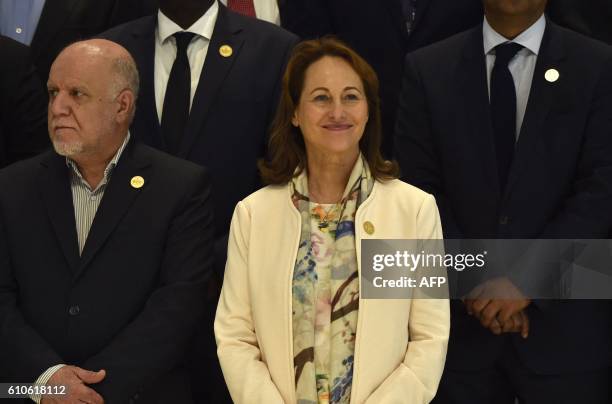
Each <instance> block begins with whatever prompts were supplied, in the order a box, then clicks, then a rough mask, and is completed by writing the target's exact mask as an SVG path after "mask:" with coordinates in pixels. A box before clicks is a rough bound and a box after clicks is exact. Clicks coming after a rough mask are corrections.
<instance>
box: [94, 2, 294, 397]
mask: <svg viewBox="0 0 612 404" xmlns="http://www.w3.org/2000/svg"><path fill="white" fill-rule="evenodd" d="M102 36H103V37H105V38H107V39H111V40H113V41H116V42H118V43H120V44H122V45H123V46H124V47H125V48H126V49H128V50H129V51H130V53H131V54H132V55H134V58H135V59H136V63H137V64H138V68H139V70H140V72H141V79H142V92H141V95H140V97H139V99H138V103H137V108H136V111H137V113H136V117H135V119H134V122H133V124H132V127H131V133H132V134H133V135H134V137H136V139H139V140H141V141H143V142H144V143H146V144H148V145H151V146H153V147H156V148H158V149H160V150H164V151H167V152H169V153H171V154H173V155H176V156H178V157H181V158H184V159H187V160H190V161H193V162H196V163H198V164H200V165H203V166H205V167H207V168H209V169H210V172H211V174H212V175H211V177H212V189H213V196H212V197H213V201H214V206H215V211H214V213H215V235H216V245H215V250H216V253H215V258H216V263H215V272H216V275H217V279H218V280H219V281H220V280H221V279H223V268H224V266H225V257H226V248H227V234H228V232H229V225H230V220H231V216H232V213H233V210H234V207H235V206H236V203H238V201H239V200H241V199H242V198H244V197H245V196H247V195H248V194H250V193H252V192H254V191H255V190H256V189H257V188H259V187H260V179H259V174H258V171H257V160H258V159H259V158H261V157H263V153H264V150H265V144H266V141H267V129H268V126H269V125H270V123H271V121H272V119H273V117H274V114H275V112H276V106H277V103H278V96H279V91H280V85H281V79H282V75H283V73H284V68H285V64H286V61H287V60H288V58H289V54H290V52H291V50H292V48H293V46H294V44H295V43H296V42H297V40H298V39H297V37H296V36H295V35H293V34H290V33H289V32H287V31H285V30H283V29H281V28H279V27H277V26H275V25H273V24H270V23H267V22H265V21H260V20H257V19H255V18H250V17H246V16H243V15H240V14H237V13H235V12H233V11H230V10H228V9H227V8H226V7H225V6H223V5H222V4H220V3H219V2H217V1H215V0H162V1H160V10H159V12H158V15H157V16H151V17H145V18H141V19H139V20H137V21H133V22H130V23H127V24H124V25H122V26H119V27H116V28H114V29H112V30H110V31H108V32H106V33H104V34H103V35H102ZM177 45H178V46H177ZM219 289H220V288H219V287H218V285H212V286H211V296H210V298H211V302H213V303H214V304H213V306H216V302H217V298H218V291H219ZM214 314H215V313H214V309H212V310H211V311H210V312H209V313H208V317H207V319H206V320H205V321H204V322H203V323H202V326H203V329H202V330H201V333H202V334H203V335H202V337H201V338H199V339H198V340H199V341H198V342H199V347H198V350H202V351H203V352H200V353H197V354H195V355H194V356H193V361H194V367H195V368H196V377H195V380H196V381H200V383H199V387H201V388H202V389H203V390H202V391H200V392H197V396H198V397H199V398H200V399H202V400H203V401H204V402H207V403H209V402H213V403H214V402H217V401H224V400H229V394H228V393H227V390H226V388H225V384H224V382H223V378H222V376H221V371H220V367H219V366H218V360H217V355H216V344H215V342H214V334H213V330H212V324H213V321H214ZM211 364H212V365H211ZM208 366H214V370H211V369H207V367H208ZM202 380H215V383H201V381H202ZM211 387H213V388H217V389H220V390H221V392H211V391H209V390H208V389H210V388H211Z"/></svg>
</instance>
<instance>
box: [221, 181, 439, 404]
mask: <svg viewBox="0 0 612 404" xmlns="http://www.w3.org/2000/svg"><path fill="white" fill-rule="evenodd" d="M290 193H291V191H290V187H289V185H286V186H268V187H266V188H263V189H261V190H259V191H257V192H255V193H254V194H252V195H250V196H249V197H247V198H246V199H244V200H243V201H241V202H239V203H238V205H237V206H236V209H235V211H234V216H233V219H232V225H231V230H230V235H229V245H228V257H227V263H226V267H225V279H224V282H223V289H222V291H221V297H220V300H219V305H218V307H217V316H216V319H215V335H216V339H217V354H218V355H219V361H220V363H221V368H222V369H223V375H224V377H225V381H226V382H227V385H228V388H229V391H230V393H231V395H232V399H233V400H234V402H235V403H238V404H242V403H248V404H251V403H263V404H274V403H292V404H293V403H295V402H296V393H295V372H294V366H293V330H292V312H291V301H292V300H291V287H292V277H293V268H294V264H295V258H296V254H297V250H298V243H299V240H300V226H301V220H300V214H299V212H298V210H297V209H296V208H295V207H294V206H293V204H292V202H291V194H290ZM366 221H368V222H370V223H372V224H373V225H374V232H373V234H368V233H366V232H365V230H364V228H363V226H364V223H365V222H366ZM367 238H378V239H385V238H386V239H390V238H397V239H401V238H405V239H439V238H442V230H441V227H440V218H439V214H438V209H437V207H436V203H435V201H434V198H433V197H432V196H431V195H429V194H427V193H425V192H423V191H421V190H419V189H418V188H415V187H413V186H411V185H408V184H406V183H403V182H401V181H399V180H392V181H388V182H385V183H380V182H376V183H375V184H374V187H373V189H372V192H371V194H370V196H369V197H368V199H366V200H365V201H364V202H363V203H362V204H361V206H360V207H359V209H358V210H357V215H356V220H355V240H356V245H355V247H356V249H357V257H360V256H361V240H362V239H367ZM358 268H359V270H360V271H361V263H359V265H358ZM449 329H450V313H449V302H448V300H445V299H438V300H434V299H413V300H410V299H403V300H372V299H360V301H359V313H358V322H357V335H356V342H355V359H354V360H355V362H354V370H353V372H354V373H353V384H352V391H351V403H355V404H359V403H383V404H394V403H398V404H399V403H406V404H419V403H427V402H429V401H431V400H432V398H433V397H434V395H435V393H436V390H437V388H438V383H439V381H440V377H441V375H442V370H443V368H444V361H445V358H446V349H447V344H448V334H449Z"/></svg>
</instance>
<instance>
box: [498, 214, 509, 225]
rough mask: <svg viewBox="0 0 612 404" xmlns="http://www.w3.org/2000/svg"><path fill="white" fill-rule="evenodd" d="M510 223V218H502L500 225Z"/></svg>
mask: <svg viewBox="0 0 612 404" xmlns="http://www.w3.org/2000/svg"><path fill="white" fill-rule="evenodd" d="M509 221H510V218H509V217H508V216H502V217H500V218H499V224H501V225H506V224H508V222H509Z"/></svg>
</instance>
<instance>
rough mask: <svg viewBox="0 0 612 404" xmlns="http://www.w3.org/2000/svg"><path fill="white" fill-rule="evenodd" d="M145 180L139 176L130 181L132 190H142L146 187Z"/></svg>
mask: <svg viewBox="0 0 612 404" xmlns="http://www.w3.org/2000/svg"><path fill="white" fill-rule="evenodd" d="M144 182H145V181H144V178H142V177H141V176H140V175H137V176H135V177H132V179H131V180H130V185H131V186H132V188H136V189H139V188H142V186H143V185H144Z"/></svg>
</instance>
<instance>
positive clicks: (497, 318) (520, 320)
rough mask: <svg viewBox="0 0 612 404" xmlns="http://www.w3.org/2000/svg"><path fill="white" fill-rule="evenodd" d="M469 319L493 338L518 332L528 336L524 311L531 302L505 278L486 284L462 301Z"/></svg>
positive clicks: (527, 319) (527, 322)
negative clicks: (473, 318)
mask: <svg viewBox="0 0 612 404" xmlns="http://www.w3.org/2000/svg"><path fill="white" fill-rule="evenodd" d="M463 303H464V304H465V308H466V310H467V312H468V314H469V315H471V316H474V317H476V318H477V319H479V320H480V324H482V326H483V327H485V328H487V329H489V330H490V331H491V332H492V333H493V334H495V335H500V334H502V333H508V332H520V333H521V336H522V337H523V338H527V337H528V336H529V317H528V316H527V314H526V313H525V309H526V308H527V306H529V304H530V303H531V300H530V299H528V298H527V297H525V296H524V295H523V294H522V293H521V291H520V290H519V289H518V288H517V287H516V286H515V285H514V284H513V283H512V282H511V281H510V280H509V279H508V278H505V277H502V278H495V279H491V280H488V281H486V282H484V283H482V284H480V285H478V286H477V287H475V288H474V289H473V290H472V291H471V292H470V293H469V294H468V295H467V297H466V298H464V299H463Z"/></svg>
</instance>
